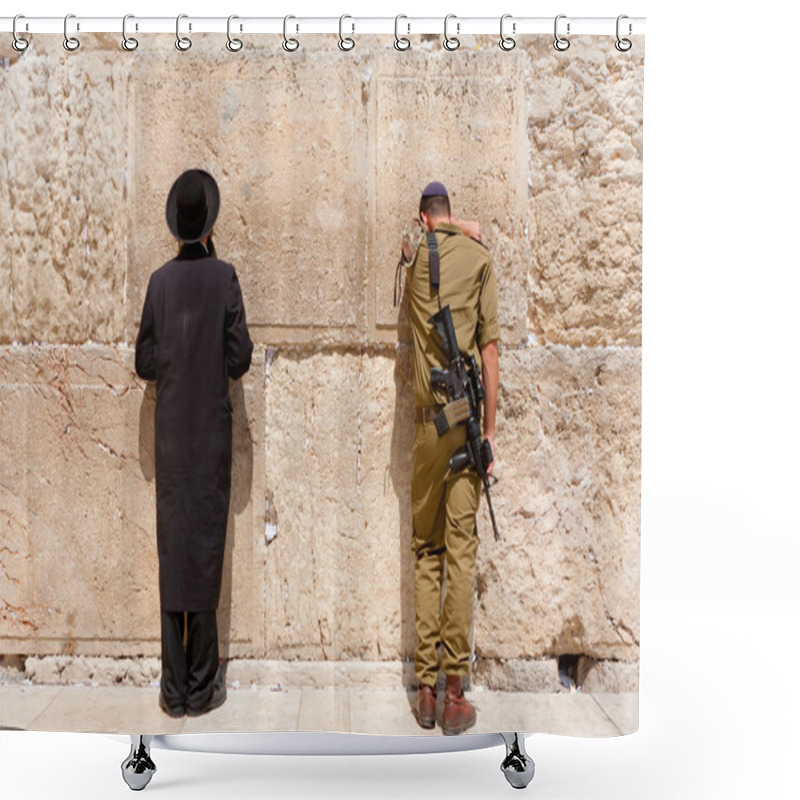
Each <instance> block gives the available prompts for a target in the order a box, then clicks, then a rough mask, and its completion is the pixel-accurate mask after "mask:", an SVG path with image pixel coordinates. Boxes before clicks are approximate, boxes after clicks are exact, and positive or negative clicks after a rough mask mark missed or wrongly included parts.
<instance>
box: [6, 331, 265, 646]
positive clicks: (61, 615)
mask: <svg viewBox="0 0 800 800" xmlns="http://www.w3.org/2000/svg"><path fill="white" fill-rule="evenodd" d="M262 387H263V367H262V366H261V365H260V364H255V365H254V369H253V370H252V371H251V373H250V375H249V376H248V378H246V379H245V385H244V387H243V386H242V383H237V384H234V388H233V391H232V399H233V402H234V420H235V422H234V453H235V456H234V468H233V489H232V493H231V517H230V521H229V528H228V542H227V549H226V568H225V572H224V574H225V578H224V581H223V589H222V600H221V603H220V611H221V615H220V616H221V619H220V622H221V625H220V627H221V635H222V638H223V639H224V640H225V641H226V642H227V641H229V640H232V645H231V648H230V650H231V651H232V652H233V654H236V655H250V654H252V653H253V652H254V651H256V652H259V653H261V652H262V651H263V640H262V638H261V637H262V633H263V607H261V606H253V604H252V602H251V597H252V594H253V593H254V592H256V593H257V592H258V591H259V587H260V586H261V585H262V584H263V550H264V545H263V541H264V540H263V524H262V521H261V520H262V517H261V515H260V513H256V512H254V506H255V507H256V508H258V509H259V511H260V508H261V503H262V502H263V499H262V500H259V501H258V502H257V503H254V500H253V498H254V496H255V497H261V498H263V496H264V495H263V482H262V480H261V479H260V476H262V475H263V447H261V446H259V442H261V441H262V435H263V434H262V431H263V428H262V426H261V424H260V423H259V424H257V423H256V420H261V419H263V391H262ZM154 399H155V393H154V391H153V389H152V387H149V388H147V389H145V387H144V385H143V384H142V382H141V381H139V380H138V379H137V378H136V377H135V375H134V374H133V353H132V351H131V350H130V349H127V348H107V347H98V346H93V347H84V348H68V347H67V348H63V347H46V348H23V347H11V348H2V349H1V350H0V409H1V410H2V414H0V420H1V421H0V442H1V443H2V453H3V470H2V471H3V480H2V483H0V524H2V539H3V550H2V552H0V556H1V557H0V565H2V572H0V575H1V576H2V581H3V582H2V591H0V599H1V604H0V651H2V652H4V653H14V652H21V653H29V654H33V653H41V654H45V653H63V654H87V655H92V654H97V655H124V654H136V653H144V654H151V655H155V654H157V653H159V652H160V647H159V641H160V623H159V603H158V562H157V557H156V544H155V493H154V478H155V468H154V461H153V459H154V456H153V453H154V442H153V436H154V418H153V414H154ZM254 476H255V478H254ZM231 587H233V588H231Z"/></svg>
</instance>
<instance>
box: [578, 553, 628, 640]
mask: <svg viewBox="0 0 800 800" xmlns="http://www.w3.org/2000/svg"><path fill="white" fill-rule="evenodd" d="M589 559H590V561H591V562H592V564H594V573H595V577H596V579H597V591H598V592H600V597H601V598H602V600H603V614H604V615H605V618H606V620H607V621H608V623H609V624H610V625H611V627H612V628H613V629H614V633H616V634H617V636H619V638H620V640H621V641H622V642H623V643H624V644H631V642H629V641H628V640H627V639H626V638H625V637H624V636H623V635H622V633H620V631H624V632H625V633H627V634H628V636H630V638H631V640H632V642H633V644H635V645H636V646H637V647H639V640H638V639H637V638H636V636H635V635H634V633H633V631H632V630H631V628H630V627H629V626H628V625H626V624H625V623H624V622H622V621H621V620H618V619H617V618H616V617H614V616H613V615H612V613H611V612H610V611H609V610H608V600H606V595H605V592H604V591H603V584H602V582H601V580H600V562H599V561H598V560H597V556H596V555H595V553H594V549H593V548H592V547H591V546H590V547H589Z"/></svg>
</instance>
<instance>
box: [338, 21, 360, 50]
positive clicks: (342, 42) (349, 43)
mask: <svg viewBox="0 0 800 800" xmlns="http://www.w3.org/2000/svg"><path fill="white" fill-rule="evenodd" d="M346 19H353V18H352V17H351V16H350V15H349V14H342V16H341V17H339V49H340V50H344V51H345V52H346V51H347V50H352V49H353V48H354V47H355V46H356V43H355V40H354V39H352V38H350V37H349V36H347V37H345V36H344V35H343V34H342V24H343V23H344V21H345V20H346ZM351 28H352V30H355V29H356V28H355V25H352V24H351Z"/></svg>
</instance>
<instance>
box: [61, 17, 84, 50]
mask: <svg viewBox="0 0 800 800" xmlns="http://www.w3.org/2000/svg"><path fill="white" fill-rule="evenodd" d="M71 19H75V15H74V14H67V16H66V17H64V49H65V50H69V51H70V53H72V52H73V51H75V50H77V49H78V48H79V47H80V46H81V43H80V42H79V41H78V40H77V39H76V38H75V37H74V36H70V35H69V32H68V31H67V28H68V26H69V21H70V20H71Z"/></svg>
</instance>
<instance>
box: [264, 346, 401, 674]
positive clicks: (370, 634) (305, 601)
mask: <svg viewBox="0 0 800 800" xmlns="http://www.w3.org/2000/svg"><path fill="white" fill-rule="evenodd" d="M393 371H394V359H391V358H387V357H385V356H383V355H380V354H369V355H368V354H365V353H324V352H323V353H305V354H296V353H291V352H281V353H279V354H277V355H276V356H275V357H274V359H273V360H272V361H271V362H270V364H269V367H268V386H267V402H266V408H267V416H266V430H267V433H266V437H267V439H266V441H267V463H268V464H269V470H268V474H267V486H268V496H269V498H270V510H271V520H272V522H273V524H274V525H275V531H276V536H275V538H274V540H273V541H272V542H271V544H270V545H269V548H268V551H267V602H266V608H267V634H266V640H267V642H268V645H269V655H270V657H278V658H286V659H290V660H314V659H324V660H342V659H345V660H349V659H353V658H362V659H370V660H378V659H380V658H381V657H384V658H397V657H398V646H399V635H398V628H399V624H400V620H399V612H398V606H399V599H400V591H399V585H398V584H399V569H398V564H399V563H400V560H399V557H398V550H399V547H400V545H399V537H400V531H399V528H398V519H399V516H400V511H399V505H398V498H397V495H396V490H397V491H402V489H401V488H400V487H402V481H403V477H402V460H403V459H402V457H400V462H401V463H400V465H399V466H397V467H394V466H393V465H392V464H391V462H390V461H388V460H387V461H383V460H382V459H381V456H382V455H383V453H384V451H385V450H389V449H391V441H392V426H393V425H400V426H402V425H403V422H404V420H402V419H398V420H396V419H394V412H395V408H396V406H398V405H400V407H401V408H405V409H406V413H408V408H409V405H408V403H409V401H408V397H407V396H406V395H407V391H408V390H407V387H405V386H403V385H402V383H397V382H395V380H394V378H393ZM396 389H397V391H399V392H400V393H401V397H400V398H399V399H398V398H396V397H394V396H393V394H394V393H395V390H396ZM379 459H380V460H379ZM395 469H396V470H397V471H398V473H399V475H400V476H399V477H398V476H395V474H394V470H395ZM376 477H377V480H376ZM374 492H378V493H379V497H380V499H379V498H378V497H375V496H374V494H373V493H374ZM372 513H374V514H375V515H376V517H377V518H372V517H371V514H372ZM387 628H388V629H387Z"/></svg>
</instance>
